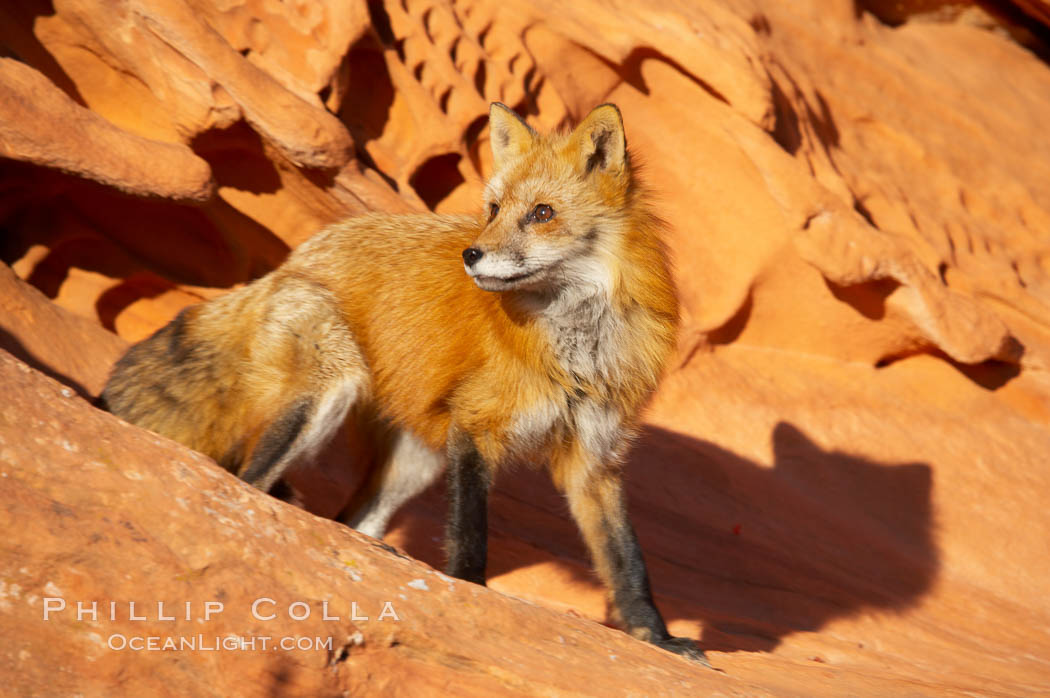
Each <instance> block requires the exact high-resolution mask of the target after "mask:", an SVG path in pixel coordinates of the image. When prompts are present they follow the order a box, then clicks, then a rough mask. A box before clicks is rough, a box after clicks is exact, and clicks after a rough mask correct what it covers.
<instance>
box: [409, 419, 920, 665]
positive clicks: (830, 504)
mask: <svg viewBox="0 0 1050 698" xmlns="http://www.w3.org/2000/svg"><path fill="white" fill-rule="evenodd" d="M772 446H773V453H774V464H773V466H772V467H768V466H764V465H761V464H759V463H756V462H753V461H750V460H748V459H746V458H742V457H740V456H738V455H736V454H734V453H732V452H730V451H727V450H725V449H723V448H721V447H719V446H716V445H714V444H712V443H710V442H706V441H702V440H699V439H696V438H693V437H691V436H688V435H685V434H680V433H676V432H673V431H669V430H666V429H662V428H659V427H654V426H648V427H646V428H645V429H644V431H643V434H642V436H641V438H640V439H639V440H638V442H637V443H636V444H635V447H634V449H633V450H632V454H631V457H630V462H629V463H628V466H627V471H626V472H627V490H628V498H629V508H630V512H631V518H632V521H633V523H634V526H635V529H636V530H637V533H638V537H639V540H640V542H641V545H642V550H643V552H644V554H645V558H646V561H647V564H648V568H649V575H650V579H651V581H652V586H653V593H654V596H655V598H656V603H657V606H658V607H659V608H660V609H661V610H662V612H663V613H664V616H665V618H666V619H667V621H668V622H672V621H674V620H676V619H688V620H697V621H700V622H701V623H702V626H703V628H704V631H703V636H702V638H701V640H700V645H701V647H702V648H703V649H705V650H713V651H721V652H730V651H768V650H772V649H773V648H775V647H777V646H778V645H779V644H780V642H781V640H782V639H783V638H784V637H786V636H788V635H790V634H792V633H796V632H801V631H815V630H819V629H820V628H821V627H823V626H824V625H825V624H826V623H828V622H829V621H832V620H834V619H837V618H842V617H847V616H851V615H855V614H858V613H861V612H866V611H874V610H881V611H886V612H899V611H903V610H905V609H907V608H909V607H911V606H913V605H915V604H916V603H917V602H918V601H919V599H921V598H922V596H923V594H924V593H925V592H926V591H927V590H928V589H929V588H930V586H931V585H932V583H933V581H934V579H935V578H936V575H937V570H938V566H939V562H938V557H939V556H938V551H937V547H936V544H935V541H934V528H935V524H934V521H933V517H932V513H931V511H932V508H931V501H930V496H931V491H932V486H933V478H932V470H931V468H930V467H929V466H928V465H926V464H924V463H895V464H886V463H878V462H875V461H872V460H868V459H865V458H861V457H858V456H855V455H851V454H848V453H844V452H840V451H826V450H824V449H822V448H821V447H820V446H819V445H818V444H816V443H814V442H813V441H812V440H811V439H809V438H808V437H807V436H806V435H805V434H804V433H802V432H801V431H800V430H799V429H797V428H796V427H794V426H792V425H790V424H788V423H785V422H781V423H780V424H778V425H777V426H776V427H775V429H774V430H773V433H772ZM443 489H444V488H443V486H442V485H440V484H439V485H436V486H435V487H433V488H431V490H429V491H428V492H426V493H424V495H422V496H421V497H420V498H418V499H417V500H416V501H415V502H413V503H410V504H409V505H408V506H407V507H406V509H405V510H404V511H402V513H401V514H399V516H398V517H396V518H395V520H394V521H393V522H392V523H393V527H392V528H393V529H396V530H397V531H398V535H399V536H400V540H401V541H402V544H403V546H404V548H405V550H406V552H408V553H409V554H411V555H413V556H415V557H418V558H420V559H422V560H424V561H426V562H428V563H430V564H432V565H434V566H436V567H438V568H440V567H441V566H442V564H443V555H442V552H441V544H440V536H441V531H442V521H443V517H444V506H445V504H444V502H445V499H444V491H443ZM489 522H490V523H489V526H490V545H489V570H488V576H489V577H490V578H492V577H494V576H497V575H500V574H504V573H506V572H510V571H512V570H514V569H518V568H521V567H526V566H529V565H533V564H538V563H549V562H551V561H555V562H557V563H560V564H561V565H563V566H564V567H565V568H566V569H568V570H569V571H570V573H571V574H572V575H574V576H575V577H579V578H580V579H579V580H577V581H584V582H586V581H588V580H589V581H590V582H591V583H593V584H594V585H595V586H598V584H599V583H598V581H597V579H596V578H595V577H594V576H593V574H592V573H591V572H590V562H589V559H588V555H587V551H586V549H585V548H584V546H583V544H582V542H581V539H580V536H579V533H578V531H577V529H576V525H575V523H574V522H573V521H572V518H571V516H570V515H569V513H568V507H567V506H566V504H565V502H564V500H563V498H562V497H561V496H560V495H559V494H558V493H557V492H556V491H555V489H554V487H553V485H551V483H550V480H549V478H548V477H547V475H546V473H545V472H543V471H542V469H535V470H533V469H521V470H518V471H515V472H511V473H501V474H500V477H499V478H498V480H497V484H496V486H495V487H494V490H493V494H492V498H491V501H490V508H489Z"/></svg>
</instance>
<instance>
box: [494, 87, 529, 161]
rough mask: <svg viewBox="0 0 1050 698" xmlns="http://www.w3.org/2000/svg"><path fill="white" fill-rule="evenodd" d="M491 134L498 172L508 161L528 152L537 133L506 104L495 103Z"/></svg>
mask: <svg viewBox="0 0 1050 698" xmlns="http://www.w3.org/2000/svg"><path fill="white" fill-rule="evenodd" d="M489 133H490V134H491V138H490V139H489V140H490V141H491V143H492V160H493V164H494V165H495V168H496V169H497V170H499V169H501V168H502V167H503V165H504V164H506V162H507V161H508V160H511V159H513V158H515V157H517V156H519V155H521V154H523V153H526V152H528V150H529V148H531V147H532V142H533V140H534V139H535V138H536V132H535V131H533V130H532V127H531V126H529V125H528V124H527V123H525V121H524V120H523V119H522V118H521V117H520V116H518V114H517V112H515V111H514V110H512V109H511V108H510V107H508V106H507V105H505V104H500V103H499V102H493V103H492V106H490V107H489Z"/></svg>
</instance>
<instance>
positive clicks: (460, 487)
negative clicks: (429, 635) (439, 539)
mask: <svg viewBox="0 0 1050 698" xmlns="http://www.w3.org/2000/svg"><path fill="white" fill-rule="evenodd" d="M447 456H448V519H447V521H446V524H445V548H446V553H447V555H448V562H447V563H446V564H445V572H446V574H448V575H450V576H452V577H459V578H460V579H465V580H467V581H468V582H474V583H476V584H482V585H484V584H485V563H486V559H487V556H488V496H489V486H490V485H491V484H492V473H491V471H490V469H489V468H488V466H487V464H486V463H485V461H484V460H483V459H482V457H481V454H480V453H478V449H477V447H476V446H475V445H474V440H473V439H472V438H471V437H470V436H469V435H468V434H466V433H465V432H460V431H458V430H454V432H453V434H452V436H451V437H450V438H449V440H448V446H447Z"/></svg>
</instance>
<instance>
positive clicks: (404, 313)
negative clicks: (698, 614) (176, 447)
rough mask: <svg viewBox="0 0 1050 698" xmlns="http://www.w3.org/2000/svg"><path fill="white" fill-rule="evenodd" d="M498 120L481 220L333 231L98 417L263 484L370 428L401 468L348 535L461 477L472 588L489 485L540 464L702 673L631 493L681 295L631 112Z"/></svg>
mask: <svg viewBox="0 0 1050 698" xmlns="http://www.w3.org/2000/svg"><path fill="white" fill-rule="evenodd" d="M489 117H490V119H489V124H490V131H491V147H492V154H493V158H494V174H493V176H492V178H491V179H490V180H489V182H488V183H487V186H486V189H485V207H484V210H483V213H482V215H480V216H439V215H433V214H430V215H409V216H394V215H382V214H373V215H367V216H362V217H359V218H353V219H350V220H346V221H343V222H341V223H338V224H335V225H332V226H331V227H329V228H327V229H325V230H323V231H321V232H320V233H318V234H317V235H315V236H314V237H312V238H311V239H310V240H308V241H307V242H305V243H304V244H302V245H301V246H300V247H299V248H297V249H296V250H295V251H294V252H292V253H291V255H289V257H288V259H287V260H286V261H285V262H284V264H282V265H281V266H280V267H279V268H277V269H276V270H274V271H273V272H271V273H270V274H268V275H266V276H264V277H262V278H260V279H258V280H257V281H255V282H253V283H251V284H250V285H248V286H245V287H244V288H241V289H238V290H236V291H233V292H232V293H229V294H228V295H225V296H222V297H220V298H216V299H214V300H210V301H208V302H205V303H202V304H200V305H197V306H192V307H189V308H187V309H185V310H184V311H182V312H181V313H180V314H179V315H178V316H177V317H176V318H175V319H174V320H173V321H172V322H171V323H170V324H168V325H167V326H165V327H163V328H161V329H160V330H158V331H157V332H156V334H154V335H153V336H152V337H150V338H148V339H146V340H144V341H142V342H141V343H139V344H137V345H135V346H133V347H132V348H131V349H130V350H129V351H128V352H127V354H126V355H125V356H124V357H123V358H122V359H121V360H120V361H119V362H118V363H117V364H116V366H115V368H114V370H113V374H112V376H111V378H110V379H109V382H108V384H107V385H106V388H105V390H104V392H103V394H102V398H101V401H102V404H103V406H105V407H106V408H108V409H109V410H110V411H111V412H113V413H114V414H116V415H118V416H121V417H123V418H124V419H127V420H128V421H130V422H133V423H136V424H139V425H141V426H143V427H146V428H148V429H152V430H154V431H156V432H159V433H161V434H164V435H167V436H169V437H171V438H174V439H176V440H178V441H181V442H182V443H184V444H186V445H187V446H190V447H191V448H194V449H196V450H198V451H200V452H202V453H205V454H207V455H209V456H211V457H212V458H214V459H215V460H216V461H218V462H219V463H220V464H221V465H222V466H223V467H225V468H227V469H229V470H231V471H233V472H235V473H237V474H239V475H240V476H241V477H242V478H244V479H245V480H247V481H248V482H250V483H252V484H254V485H256V486H257V487H259V488H261V489H263V490H269V489H270V487H271V486H273V485H274V484H275V482H276V481H277V480H278V479H279V478H280V477H281V475H282V473H283V472H285V470H286V469H287V468H288V467H289V466H291V465H293V464H294V463H296V462H301V461H303V460H304V459H308V458H310V456H311V455H312V454H313V453H315V452H316V451H317V449H318V448H320V447H321V446H322V445H324V444H325V442H326V440H328V439H329V438H331V436H332V434H333V433H334V432H335V430H336V429H337V428H338V427H339V425H340V423H341V422H342V421H343V420H345V419H351V420H358V424H365V425H366V429H367V430H370V433H372V434H373V435H374V438H375V439H376V440H377V441H379V442H382V444H383V446H382V447H381V448H380V450H381V451H382V452H383V453H385V454H386V455H385V457H384V459H383V462H382V464H381V467H379V468H376V470H375V472H374V474H373V475H372V476H371V480H370V482H369V483H368V485H367V486H366V488H365V491H366V496H363V497H359V498H357V500H355V505H354V506H352V507H350V508H348V510H347V512H346V513H345V514H344V516H343V517H342V519H343V521H344V522H346V523H347V524H349V525H350V526H352V527H354V528H357V529H358V530H360V531H363V532H365V533H367V534H369V535H372V536H375V537H381V536H382V535H383V533H384V531H385V528H386V525H387V522H388V520H389V519H390V516H391V515H392V514H393V513H394V511H395V510H396V509H397V508H398V507H400V506H401V505H402V504H403V503H404V502H405V501H406V500H408V499H409V498H411V497H413V496H414V495H416V494H418V493H419V492H421V491H422V490H423V489H424V488H425V487H426V486H427V485H429V484H430V483H431V482H432V481H433V480H434V479H435V478H437V477H438V476H439V475H440V473H441V472H442V470H447V478H448V497H449V509H448V520H447V525H446V546H447V556H448V561H447V571H448V573H449V574H451V575H454V576H456V577H460V578H462V579H466V580H469V581H473V582H477V583H479V584H484V583H485V564H486V541H487V496H488V490H489V486H490V484H491V483H492V480H493V477H494V475H495V473H496V471H497V470H498V469H499V468H500V467H501V466H503V465H506V464H508V463H513V462H535V461H542V462H546V463H547V465H548V467H549V470H550V474H551V476H552V478H553V480H554V483H555V484H556V486H557V487H558V488H559V490H560V491H562V492H563V493H565V495H566V496H567V499H568V503H569V507H570V510H571V513H572V515H573V517H574V518H575V520H576V522H577V523H578V525H579V527H580V530H581V532H582V534H583V537H584V539H585V541H586V543H587V545H588V547H589V549H590V553H591V556H592V557H593V560H594V563H595V566H596V569H597V572H598V575H599V576H600V577H601V579H602V580H603V581H604V582H605V584H606V585H607V587H608V588H609V590H610V600H611V602H612V603H611V607H612V609H613V613H614V615H616V616H617V618H618V620H619V621H620V622H621V623H622V624H623V625H624V626H625V627H626V629H627V630H628V632H629V633H630V634H631V635H633V636H635V637H638V638H640V639H643V640H647V641H649V642H652V643H654V644H656V645H658V646H660V647H663V648H664V649H667V650H670V651H672V652H676V653H678V654H680V655H684V656H686V657H689V658H692V659H695V660H698V661H701V662H703V663H705V664H706V658H705V657H704V654H703V652H702V651H701V650H700V649H699V648H698V647H697V646H696V644H695V643H694V642H693V641H692V640H690V639H688V638H679V637H671V636H670V635H669V634H668V632H667V627H666V625H665V624H664V621H663V618H662V617H661V615H660V613H659V611H658V610H657V609H656V606H655V605H654V603H653V599H652V594H651V592H650V587H649V578H648V573H647V571H646V567H645V562H644V560H643V558H642V554H641V550H640V548H639V545H638V541H637V538H636V537H635V533H634V529H633V527H632V525H631V523H630V520H629V519H628V516H627V510H626V502H625V496H624V490H623V485H622V478H621V467H622V461H623V458H624V455H625V452H626V451H627V449H628V446H629V443H630V441H631V439H632V437H633V436H634V434H635V433H636V431H637V429H638V428H639V412H640V410H641V409H642V407H643V406H644V405H645V404H646V402H647V401H648V399H649V397H650V395H651V394H652V392H653V390H654V389H655V388H656V385H657V383H658V381H659V379H660V377H661V374H662V372H663V370H664V367H665V365H666V364H667V362H668V360H669V358H670V357H671V355H672V354H673V353H674V351H675V347H676V334H677V329H678V301H677V297H676V294H675V289H674V285H673V283H672V281H671V275H670V271H669V265H668V259H667V254H666V251H665V248H664V243H663V242H662V239H661V234H662V224H661V222H660V221H659V219H658V218H657V217H656V216H655V215H654V214H653V213H652V212H651V210H650V209H649V207H648V206H647V204H646V201H645V198H644V193H643V189H642V188H641V187H640V186H639V184H638V182H637V181H636V177H635V175H634V173H633V172H632V168H631V164H630V160H629V156H628V153H627V149H626V139H625V136H624V130H623V122H622V120H621V116H620V112H619V110H618V109H617V108H616V107H615V106H614V105H611V104H605V105H602V106H599V107H597V108H596V109H594V110H593V111H592V112H591V113H590V114H589V115H588V116H587V117H586V118H585V119H584V121H583V122H582V123H581V124H580V125H579V126H578V127H577V128H576V129H575V130H573V131H572V132H571V133H556V134H549V135H545V136H543V135H539V134H537V133H536V132H535V131H534V130H533V129H532V128H531V127H530V126H528V125H527V124H526V123H525V121H523V120H522V119H521V118H520V117H518V116H517V114H515V113H514V112H513V111H511V110H510V109H508V108H507V107H505V106H504V105H502V104H498V103H497V104H493V105H492V107H491V109H490V115H489ZM464 272H465V273H464Z"/></svg>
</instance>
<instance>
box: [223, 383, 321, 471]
mask: <svg viewBox="0 0 1050 698" xmlns="http://www.w3.org/2000/svg"><path fill="white" fill-rule="evenodd" d="M312 407H313V405H312V403H311V401H310V400H305V399H304V400H300V401H299V402H297V403H295V404H293V405H292V406H291V407H289V408H288V409H287V410H286V411H285V412H284V414H282V415H281V416H280V417H278V418H277V419H275V420H273V423H271V424H270V426H268V427H267V428H266V431H265V432H264V433H263V435H262V437H260V438H259V443H258V444H256V446H255V450H254V451H252V455H251V461H250V462H249V463H248V467H247V468H245V469H244V472H243V473H241V479H242V480H244V481H245V482H248V483H250V484H252V485H255V486H256V487H258V488H259V489H261V490H263V491H268V490H269V489H270V487H271V486H272V485H273V483H274V482H276V480H277V478H279V477H280V476H281V473H280V472H275V469H279V468H280V467H281V466H283V465H287V464H286V463H283V460H284V458H285V456H287V455H288V451H289V450H290V449H291V447H292V444H294V443H295V440H296V439H297V438H299V433H300V432H301V431H302V430H303V426H305V425H306V422H307V418H308V416H309V414H310V410H311V408H312Z"/></svg>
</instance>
